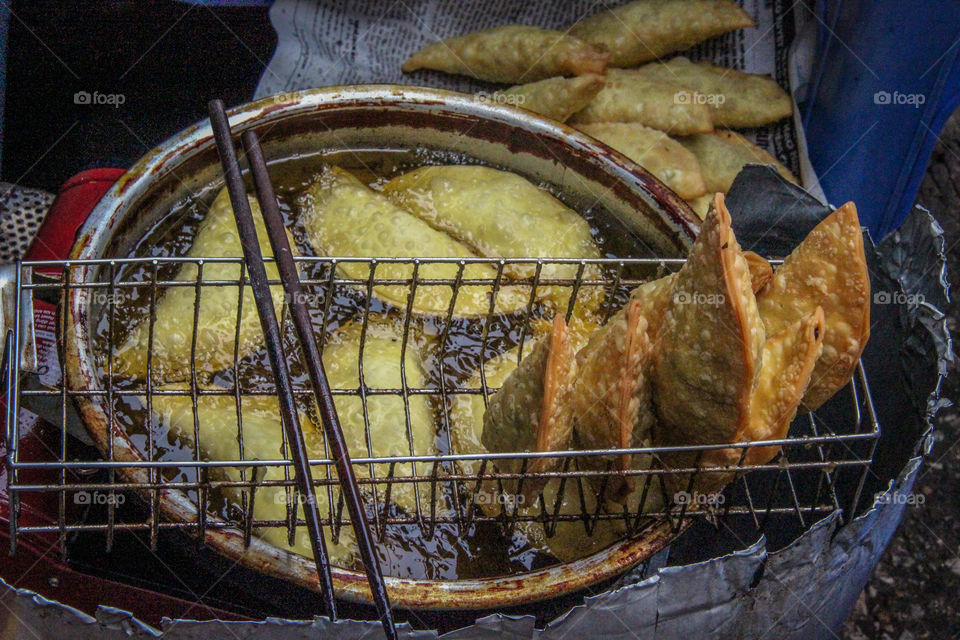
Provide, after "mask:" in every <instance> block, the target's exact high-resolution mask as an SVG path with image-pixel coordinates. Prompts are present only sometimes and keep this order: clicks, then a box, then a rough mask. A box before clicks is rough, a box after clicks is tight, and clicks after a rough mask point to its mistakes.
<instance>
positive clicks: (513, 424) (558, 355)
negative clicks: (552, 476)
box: [481, 314, 577, 497]
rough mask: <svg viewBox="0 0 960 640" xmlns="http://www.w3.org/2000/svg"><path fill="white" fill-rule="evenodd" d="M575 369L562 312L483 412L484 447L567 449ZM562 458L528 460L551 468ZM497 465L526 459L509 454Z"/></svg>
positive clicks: (516, 465) (531, 468)
mask: <svg viewBox="0 0 960 640" xmlns="http://www.w3.org/2000/svg"><path fill="white" fill-rule="evenodd" d="M576 372H577V369H576V358H575V355H574V353H573V349H572V348H571V345H570V340H569V336H568V334H567V326H566V323H565V322H564V320H563V316H562V315H560V314H557V315H556V317H555V318H554V321H553V327H552V330H551V333H550V335H549V336H548V337H547V338H544V339H542V340H540V341H539V342H538V343H537V344H536V345H535V346H534V348H533V350H532V351H531V352H530V355H528V356H527V357H526V358H524V359H523V360H522V361H521V362H520V365H519V366H518V367H517V368H516V369H515V370H514V371H513V372H511V373H510V375H509V376H507V378H506V379H505V380H504V382H503V386H502V387H501V388H500V390H499V391H498V392H497V393H496V394H494V395H493V397H492V398H490V401H489V404H488V406H487V410H486V412H485V413H484V415H483V434H482V436H481V441H482V443H483V446H484V447H486V449H487V450H488V451H492V452H512V451H537V452H547V451H565V450H567V449H568V448H569V446H570V436H571V434H572V432H573V415H572V412H571V406H572V403H571V402H570V394H571V392H572V389H573V383H574V379H575V377H576ZM559 463H560V461H559V459H555V458H537V459H535V460H532V461H531V462H530V463H528V464H527V471H528V472H530V473H540V472H544V471H549V470H551V469H554V468H556V467H557V466H558V465H559ZM497 466H498V467H499V468H500V470H501V471H503V472H508V473H513V472H516V471H518V470H519V469H520V467H521V463H520V461H519V460H511V459H505V460H499V461H498V462H497ZM544 484H545V481H543V480H539V481H534V480H527V481H526V482H525V483H524V485H523V493H524V495H525V496H527V497H532V496H533V495H535V494H536V492H537V491H539V490H540V489H541V488H542V487H543V485H544Z"/></svg>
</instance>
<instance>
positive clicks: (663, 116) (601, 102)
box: [570, 69, 713, 136]
mask: <svg viewBox="0 0 960 640" xmlns="http://www.w3.org/2000/svg"><path fill="white" fill-rule="evenodd" d="M684 91H685V89H684ZM688 93H689V92H688ZM685 95H686V94H683V93H680V92H679V90H678V88H677V85H676V83H675V82H664V81H663V80H660V79H659V78H655V77H651V76H650V75H649V74H646V73H643V72H642V69H608V70H607V74H606V81H605V82H604V85H603V89H601V90H600V92H599V93H598V94H597V95H596V96H594V98H593V100H591V101H590V102H589V103H587V106H586V107H584V108H583V109H581V110H580V111H578V112H577V113H575V114H573V116H572V117H571V118H570V122H573V123H576V124H583V123H588V122H637V123H639V124H642V125H646V126H648V127H651V128H653V129H659V130H660V131H666V132H667V133H669V134H671V135H675V136H686V135H691V134H694V133H705V132H708V131H713V112H712V111H711V110H710V107H709V106H708V105H707V104H706V103H705V102H704V101H701V100H697V99H695V98H696V96H693V97H690V96H686V98H685V97H684V96H685Z"/></svg>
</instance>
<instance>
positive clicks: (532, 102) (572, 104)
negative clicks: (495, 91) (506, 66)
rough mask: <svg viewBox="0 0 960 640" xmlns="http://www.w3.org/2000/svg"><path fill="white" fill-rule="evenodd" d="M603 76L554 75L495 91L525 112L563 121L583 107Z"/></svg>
mask: <svg viewBox="0 0 960 640" xmlns="http://www.w3.org/2000/svg"><path fill="white" fill-rule="evenodd" d="M603 82H604V77H603V76H601V75H597V74H595V73H588V74H586V75H582V76H576V77H574V78H564V77H561V76H557V77H555V78H547V79H546V80H538V81H537V82H531V83H529V84H522V85H517V86H514V87H510V88H509V89H504V90H503V91H500V92H499V93H500V94H501V95H504V96H512V97H514V98H516V100H514V104H516V106H518V107H522V108H524V109H526V110H527V111H533V112H534V113H539V114H540V115H543V116H547V117H548V118H553V119H554V120H556V121H557V122H566V121H567V119H568V118H569V117H570V116H572V115H573V114H574V113H576V112H577V111H580V110H581V109H583V108H584V107H585V106H587V104H588V103H589V102H590V101H591V100H593V97H594V96H595V95H597V93H599V92H600V90H601V89H602V88H603Z"/></svg>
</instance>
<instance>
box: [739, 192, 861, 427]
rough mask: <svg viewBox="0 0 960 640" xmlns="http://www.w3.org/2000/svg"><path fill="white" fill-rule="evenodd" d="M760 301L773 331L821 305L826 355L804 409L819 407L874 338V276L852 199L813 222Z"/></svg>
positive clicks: (846, 379) (847, 377) (815, 373)
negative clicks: (868, 341)
mask: <svg viewBox="0 0 960 640" xmlns="http://www.w3.org/2000/svg"><path fill="white" fill-rule="evenodd" d="M757 302H758V305H759V308H760V317H761V318H762V319H763V324H764V326H765V327H766V329H767V332H768V333H770V334H777V333H779V332H781V331H783V330H784V329H785V328H786V327H788V326H790V325H792V324H793V323H795V322H796V321H798V320H799V319H801V318H804V317H806V316H808V315H809V314H810V313H812V312H813V310H814V309H816V308H817V307H822V308H823V313H824V318H825V320H824V338H823V355H821V356H820V359H819V360H817V365H816V368H815V369H814V371H813V377H812V379H811V382H810V388H809V389H808V390H807V392H806V394H804V396H803V406H804V407H805V408H807V409H809V410H811V411H813V410H815V409H817V408H818V407H820V405H822V404H823V403H824V402H826V401H827V400H829V399H830V398H831V397H832V396H833V394H835V393H836V392H837V391H838V390H840V389H841V388H843V387H844V386H845V385H846V384H847V383H848V382H849V381H850V377H851V376H852V375H853V371H854V369H855V368H856V366H857V361H858V360H859V359H860V354H861V353H863V349H864V347H865V346H866V344H867V339H868V338H869V337H870V276H869V274H868V273H867V261H866V256H865V255H864V252H863V236H862V235H861V231H860V220H859V218H858V217H857V208H856V206H855V205H854V204H853V203H852V202H848V203H847V204H845V205H843V206H842V207H840V208H839V209H837V210H836V211H834V212H833V213H831V214H830V215H829V216H827V217H826V218H824V219H823V221H821V222H820V224H818V225H817V226H816V227H814V229H813V230H812V231H811V232H810V233H809V234H808V235H807V237H806V238H805V239H804V241H803V242H801V243H800V245H799V246H797V248H796V249H794V250H793V252H792V253H791V254H790V255H789V256H787V259H786V260H785V261H784V262H783V264H782V265H781V266H780V267H778V268H777V270H776V271H774V274H773V280H772V281H771V282H770V285H769V286H768V287H767V288H766V289H764V290H763V291H762V292H761V294H760V296H759V297H758V300H757Z"/></svg>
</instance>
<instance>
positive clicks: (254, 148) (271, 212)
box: [208, 100, 397, 640]
mask: <svg viewBox="0 0 960 640" xmlns="http://www.w3.org/2000/svg"><path fill="white" fill-rule="evenodd" d="M208 109H209V113H210V124H211V125H212V127H213V135H214V139H215V140H216V143H217V151H218V152H219V154H220V163H221V164H222V165H223V175H224V178H225V180H226V183H227V190H228V191H229V193H230V203H231V204H232V205H233V213H234V217H235V218H236V221H237V229H238V231H239V233H240V244H241V245H242V247H243V257H244V260H245V262H246V266H247V271H248V273H249V276H250V288H251V290H252V291H253V297H254V300H255V301H256V304H257V313H258V314H259V316H260V324H261V325H262V327H263V335H264V339H265V341H266V345H267V354H268V356H269V358H270V366H271V367H272V368H273V373H274V376H275V377H276V383H277V393H278V395H279V398H280V414H281V418H282V421H283V428H284V433H285V434H286V437H287V441H288V442H289V443H290V454H291V457H292V459H293V464H294V469H295V471H296V481H297V488H298V489H299V490H300V493H301V494H302V495H303V496H304V498H305V500H304V503H305V504H304V515H305V517H306V522H307V530H308V532H309V534H310V543H311V546H312V548H313V558H314V561H315V562H316V565H317V575H318V576H319V577H320V587H321V590H322V593H323V597H324V599H325V602H326V608H327V613H328V615H329V616H330V618H331V619H334V620H335V619H336V617H337V611H336V603H335V601H334V594H333V581H332V579H331V577H330V562H329V557H328V556H327V546H326V541H325V540H324V538H323V530H322V528H321V524H320V507H319V504H318V502H317V498H316V487H314V484H313V476H312V474H311V472H310V464H309V461H308V460H309V459H308V456H307V453H306V445H305V444H304V440H303V433H302V432H301V431H300V418H299V414H298V412H297V407H296V402H295V401H294V396H293V384H292V382H291V379H290V371H289V369H288V367H287V361H286V358H285V357H284V352H283V346H282V344H281V338H280V323H279V322H277V314H276V311H275V309H274V305H273V298H272V297H271V295H270V286H269V284H268V281H267V271H266V268H265V267H264V263H263V255H262V254H261V252H260V243H259V241H258V239H257V229H256V226H255V225H254V222H253V214H252V212H251V211H250V204H249V202H248V201H247V191H246V188H245V187H244V184H243V177H242V175H241V173H240V164H239V162H238V160H237V153H236V150H235V149H234V146H233V135H232V133H231V131H230V123H229V121H228V120H227V114H226V112H225V111H224V106H223V101H221V100H211V101H210V103H209V105H208ZM241 140H242V141H243V147H244V150H245V151H246V155H247V163H248V164H249V165H250V171H251V173H252V174H253V183H254V187H255V190H256V194H257V201H258V202H259V203H260V210H261V212H262V214H263V220H264V222H265V225H266V228H267V235H268V236H269V239H270V246H271V248H272V249H273V255H274V258H275V259H276V261H277V268H278V270H279V272H280V280H281V282H282V283H283V288H284V291H285V292H286V294H287V301H288V302H287V304H288V305H289V308H290V314H291V318H292V319H293V324H294V327H295V328H296V331H297V336H298V337H299V339H300V346H301V348H302V349H303V353H304V356H305V359H306V362H307V370H308V373H309V375H310V382H311V383H312V385H313V393H314V396H315V398H316V401H317V407H318V409H319V411H320V416H321V418H322V422H323V432H324V435H325V436H326V440H327V443H328V444H329V446H330V450H331V453H332V454H333V460H334V462H335V463H336V465H337V477H338V478H339V479H340V488H341V490H342V492H343V495H344V497H345V498H346V503H347V510H348V512H349V514H350V520H351V522H352V523H353V529H354V531H355V532H356V536H357V544H358V546H359V547H360V557H361V559H362V561H363V566H364V568H365V569H366V572H367V581H368V582H369V583H370V590H371V591H372V593H373V600H374V603H375V604H376V607H377V613H378V614H379V616H380V621H381V623H382V624H383V630H384V633H385V634H386V637H387V638H390V639H391V640H392V639H394V638H396V637H397V632H396V628H395V627H394V623H393V614H392V613H391V611H390V599H389V597H388V596H387V588H386V584H385V583H384V580H383V572H382V571H381V569H380V561H379V559H378V558H377V556H376V554H375V552H374V548H373V538H372V536H371V535H370V528H369V527H368V526H367V516H366V513H365V512H364V509H363V503H362V502H361V497H360V488H359V486H358V485H357V478H356V476H355V475H354V472H353V465H352V464H351V462H350V452H349V451H348V450H347V444H346V441H345V440H344V437H343V430H342V429H341V428H340V420H339V418H338V417H337V411H336V409H335V407H334V404H333V394H332V393H331V392H330V385H329V383H328V382H327V376H326V373H325V372H324V369H323V362H322V360H321V359H320V351H319V349H318V348H317V342H316V339H315V338H314V335H313V328H312V325H311V322H310V316H309V314H308V312H307V308H306V306H305V305H304V304H303V300H304V296H303V290H302V288H301V286H300V276H299V274H298V273H297V267H296V264H294V261H293V254H292V253H291V251H290V243H289V241H288V239H287V234H286V231H285V229H284V226H283V218H282V217H281V216H280V208H279V206H278V204H277V197H276V195H275V194H274V191H273V185H272V184H271V183H270V176H269V175H267V163H266V161H265V160H264V157H263V150H262V149H261V148H260V141H259V140H258V138H257V134H256V133H254V132H253V131H246V132H245V133H244V134H243V136H242V137H241Z"/></svg>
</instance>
